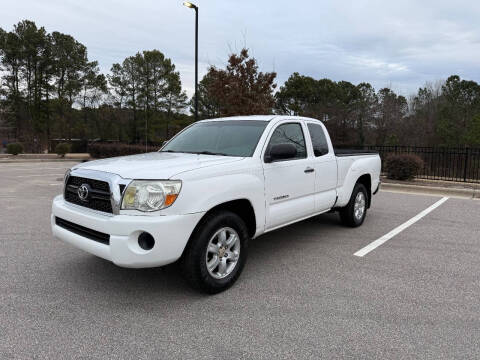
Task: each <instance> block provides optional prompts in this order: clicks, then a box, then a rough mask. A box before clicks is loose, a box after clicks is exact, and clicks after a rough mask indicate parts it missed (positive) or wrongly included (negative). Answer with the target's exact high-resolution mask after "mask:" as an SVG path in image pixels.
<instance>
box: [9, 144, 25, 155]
mask: <svg viewBox="0 0 480 360" xmlns="http://www.w3.org/2000/svg"><path fill="white" fill-rule="evenodd" d="M22 152H23V145H22V144H20V143H10V144H8V145H7V153H9V154H12V155H18V154H21V153H22Z"/></svg>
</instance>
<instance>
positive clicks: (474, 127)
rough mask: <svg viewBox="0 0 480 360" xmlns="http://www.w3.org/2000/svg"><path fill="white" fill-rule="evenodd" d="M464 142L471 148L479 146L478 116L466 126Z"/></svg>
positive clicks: (479, 119)
mask: <svg viewBox="0 0 480 360" xmlns="http://www.w3.org/2000/svg"><path fill="white" fill-rule="evenodd" d="M465 142H466V143H467V144H470V145H472V146H480V114H478V115H475V116H474V117H473V118H472V120H471V121H469V123H468V126H467V131H466V135H465Z"/></svg>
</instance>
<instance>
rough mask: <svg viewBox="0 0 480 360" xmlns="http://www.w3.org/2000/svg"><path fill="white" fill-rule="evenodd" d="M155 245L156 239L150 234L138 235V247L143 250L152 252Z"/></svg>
mask: <svg viewBox="0 0 480 360" xmlns="http://www.w3.org/2000/svg"><path fill="white" fill-rule="evenodd" d="M154 245H155V239H154V238H153V236H152V235H150V234H149V233H147V232H142V233H141V234H140V235H138V246H140V247H141V248H142V249H143V250H152V249H153V246H154Z"/></svg>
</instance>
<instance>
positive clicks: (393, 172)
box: [384, 154, 424, 180]
mask: <svg viewBox="0 0 480 360" xmlns="http://www.w3.org/2000/svg"><path fill="white" fill-rule="evenodd" d="M423 166H424V162H423V160H422V159H421V158H420V157H419V156H417V155H413V154H400V155H395V154H391V155H389V156H387V158H386V160H385V163H384V169H385V171H386V173H387V177H388V178H389V179H393V180H411V179H413V178H414V177H415V176H417V175H418V173H419V171H420V170H421V169H423Z"/></svg>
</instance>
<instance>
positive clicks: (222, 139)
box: [161, 120, 268, 157]
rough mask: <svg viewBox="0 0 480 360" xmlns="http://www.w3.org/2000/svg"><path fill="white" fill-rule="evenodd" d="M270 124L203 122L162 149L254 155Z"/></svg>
mask: <svg viewBox="0 0 480 360" xmlns="http://www.w3.org/2000/svg"><path fill="white" fill-rule="evenodd" d="M267 124H268V122H267V121H257V120H227V121H208V122H199V123H196V124H194V125H192V126H190V127H189V128H187V129H185V131H183V132H181V133H180V134H179V135H177V136H176V137H174V138H173V139H172V140H170V142H168V144H167V145H165V146H164V147H163V149H162V150H161V151H167V152H186V153H194V154H207V155H225V156H241V157H245V156H252V155H253V152H254V151H255V148H256V146H257V143H258V140H259V139H260V136H262V133H263V130H264V129H265V127H266V126H267Z"/></svg>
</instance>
